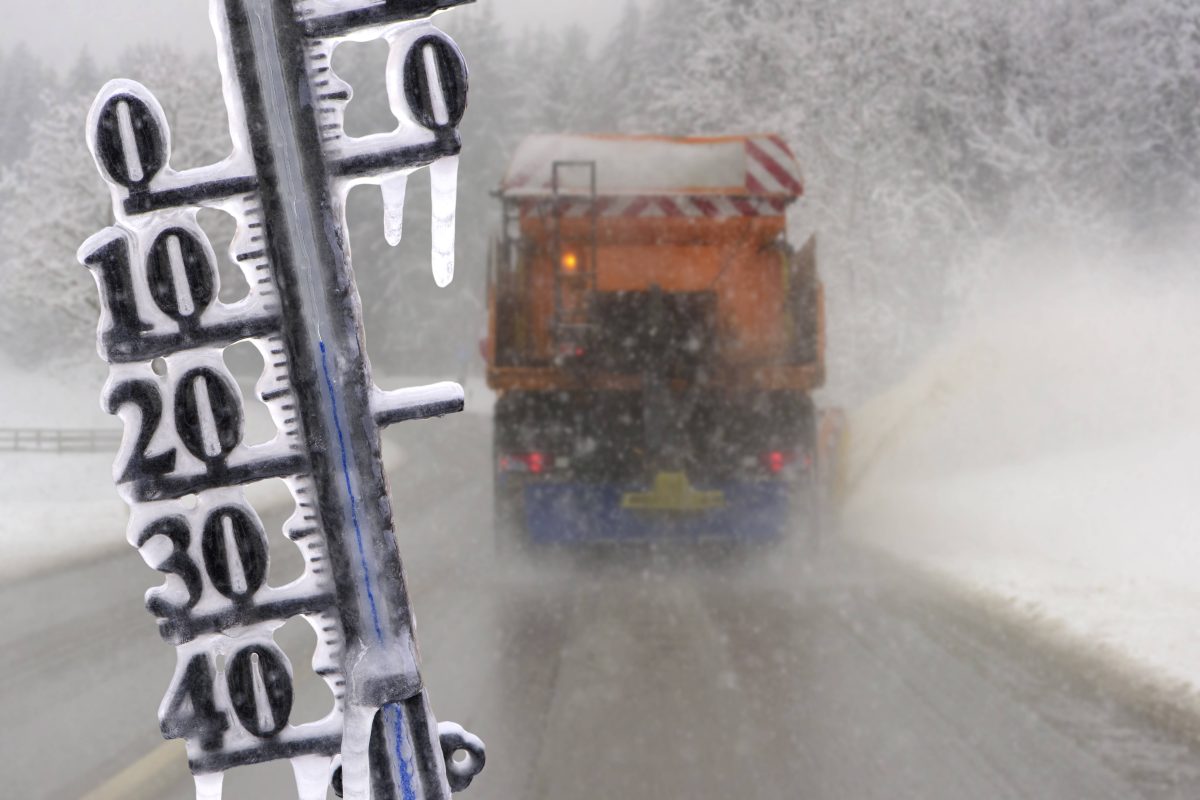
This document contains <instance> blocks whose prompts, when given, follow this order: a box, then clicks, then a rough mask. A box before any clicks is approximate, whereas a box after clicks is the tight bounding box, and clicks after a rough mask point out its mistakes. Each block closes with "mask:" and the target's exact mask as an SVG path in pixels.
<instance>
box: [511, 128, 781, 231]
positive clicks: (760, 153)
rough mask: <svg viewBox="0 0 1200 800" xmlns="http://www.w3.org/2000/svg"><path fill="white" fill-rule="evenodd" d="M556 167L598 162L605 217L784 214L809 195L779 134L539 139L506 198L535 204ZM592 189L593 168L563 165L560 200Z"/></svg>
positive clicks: (514, 171) (523, 150)
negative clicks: (525, 199) (801, 198)
mask: <svg viewBox="0 0 1200 800" xmlns="http://www.w3.org/2000/svg"><path fill="white" fill-rule="evenodd" d="M556 162H559V163H561V162H595V164H596V195H597V197H598V198H602V200H601V201H600V205H601V208H600V213H603V214H606V215H614V214H619V215H632V216H646V215H647V214H648V213H649V214H650V215H653V214H656V213H661V214H663V215H667V216H674V215H676V214H677V213H678V214H682V215H685V216H709V217H714V216H735V215H736V216H746V215H761V214H771V213H774V214H781V213H783V210H784V209H785V208H786V207H787V205H788V204H790V203H791V202H792V201H794V200H795V199H796V198H797V197H799V196H800V195H801V194H803V192H804V184H803V178H802V176H801V173H800V165H799V164H798V163H797V162H796V158H795V156H794V155H792V151H791V150H790V149H789V148H788V146H787V144H785V143H784V141H783V139H782V138H780V137H779V136H775V135H770V134H762V135H751V136H723V137H715V138H682V137H680V138H672V137H662V136H617V135H549V134H539V135H534V136H530V137H528V138H526V139H525V140H524V141H523V142H521V144H520V146H519V147H518V148H517V152H516V154H515V155H514V156H513V159H512V162H511V163H510V164H509V168H508V174H507V175H505V176H504V180H503V181H502V182H501V184H500V192H501V194H503V195H504V196H506V197H510V198H528V199H530V200H538V199H541V198H544V197H548V196H551V195H553V193H554V186H553V177H552V176H553V171H554V164H555V163H556ZM590 183H591V171H590V170H589V169H588V168H586V167H584V166H571V165H563V166H560V168H559V195H560V196H563V195H565V196H567V197H569V198H570V197H575V198H578V197H580V196H583V197H587V196H588V195H589V194H590V190H591V186H590ZM631 210H632V211H633V212H635V213H633V214H630V211H631ZM693 212H694V213H693ZM568 213H569V212H568ZM583 213H584V211H583V210H582V206H581V207H580V210H579V214H580V215H582V214H583Z"/></svg>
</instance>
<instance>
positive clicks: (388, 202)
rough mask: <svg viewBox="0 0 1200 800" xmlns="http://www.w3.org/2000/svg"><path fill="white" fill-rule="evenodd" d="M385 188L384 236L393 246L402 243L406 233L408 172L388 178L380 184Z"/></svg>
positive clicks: (382, 188)
mask: <svg viewBox="0 0 1200 800" xmlns="http://www.w3.org/2000/svg"><path fill="white" fill-rule="evenodd" d="M379 188H380V189H381V190H383V236H384V238H385V239H387V243H388V244H390V245H391V246H392V247H395V246H396V245H398V244H400V238H401V237H402V236H403V235H404V196H405V195H406V194H407V193H408V174H407V173H401V174H399V175H393V176H392V177H390V178H387V179H385V180H384V181H383V183H381V184H380V185H379Z"/></svg>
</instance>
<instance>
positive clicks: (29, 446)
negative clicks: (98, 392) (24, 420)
mask: <svg viewBox="0 0 1200 800" xmlns="http://www.w3.org/2000/svg"><path fill="white" fill-rule="evenodd" d="M120 446H121V432H120V431H113V430H104V429H96V428H73V429H71V428H0V452H3V453H22V452H27V453H103V452H111V451H115V450H116V449H117V448H119V447H120Z"/></svg>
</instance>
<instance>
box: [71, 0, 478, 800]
mask: <svg viewBox="0 0 1200 800" xmlns="http://www.w3.org/2000/svg"><path fill="white" fill-rule="evenodd" d="M469 1H470V0H386V2H373V3H372V2H363V1H362V0H211V2H210V10H211V16H212V22H213V28H214V30H215V31H216V35H217V37H218V40H219V45H220V47H219V52H220V67H221V72H222V75H223V77H224V86H225V101H226V105H227V107H228V110H229V117H230V128H231V134H232V138H233V142H234V150H233V153H232V155H230V157H229V158H227V159H225V160H224V161H222V162H220V163H219V164H215V165H213V166H210V167H205V168H202V169H196V170H188V171H184V172H177V171H175V170H173V169H171V167H170V150H171V137H170V132H169V130H168V127H167V123H166V119H165V116H164V114H163V110H162V108H161V106H160V105H159V103H158V102H157V101H156V100H155V98H154V97H153V96H152V95H151V94H150V92H149V91H147V90H146V89H145V88H144V87H143V86H141V85H140V84H137V83H134V82H132V81H125V80H118V81H112V82H110V83H109V84H107V85H106V86H105V87H104V88H103V89H102V90H101V92H100V95H99V96H98V97H97V99H96V101H95V103H94V105H93V107H92V111H91V115H90V117H89V120H88V145H89V147H90V148H91V151H92V153H93V155H94V156H95V159H96V163H97V165H98V166H99V168H100V172H101V174H102V176H103V177H104V179H105V180H106V181H107V182H108V184H109V186H110V188H111V191H112V196H113V206H114V210H115V215H116V221H117V224H116V225H114V226H113V227H111V228H108V229H106V230H104V231H102V232H101V233H99V234H97V235H95V236H93V237H92V238H91V239H89V240H88V241H87V242H86V243H85V244H84V246H83V248H82V249H81V250H80V260H81V261H82V262H83V263H84V264H85V265H87V266H88V267H89V269H90V270H91V271H92V273H93V275H94V277H95V279H96V283H97V286H98V287H99V290H100V299H101V315H100V326H99V349H100V353H101V355H102V356H103V357H104V358H105V359H106V360H107V361H108V362H109V363H110V364H111V371H110V377H109V380H108V382H107V384H106V385H105V389H104V399H103V402H104V404H105V407H106V409H107V410H108V411H109V412H110V413H113V414H117V415H119V416H120V417H121V418H122V419H123V420H124V422H125V439H124V442H123V445H122V447H121V452H120V454H119V455H118V457H117V463H116V464H115V466H114V478H115V480H116V482H117V484H118V490H119V492H120V493H121V495H122V497H123V498H124V499H125V500H126V502H127V503H128V504H129V506H130V509H131V513H130V523H129V531H128V538H129V541H130V543H131V544H132V545H134V546H135V547H137V548H138V549H139V550H140V552H141V554H142V556H143V558H145V560H146V561H147V563H148V564H150V565H151V566H152V567H153V568H155V569H156V570H158V571H160V572H163V573H166V575H167V578H166V581H165V582H164V583H163V585H162V586H160V587H157V588H154V589H151V590H150V591H149V592H148V593H147V595H146V606H147V608H148V609H149V611H150V612H151V613H152V614H154V615H155V616H156V617H157V618H158V620H159V630H160V632H161V634H162V636H163V638H164V639H165V640H166V641H168V642H169V643H171V644H173V645H174V646H175V647H176V649H177V653H178V661H177V667H176V672H175V676H174V678H173V680H172V682H171V685H170V687H169V689H168V691H167V694H166V697H165V698H164V699H163V702H162V705H161V706H160V708H159V719H160V723H161V727H162V731H163V735H164V736H166V737H168V738H183V739H185V740H186V742H187V750H188V760H189V765H190V768H191V771H192V773H193V774H194V775H195V778H196V787H197V796H198V797H201V798H217V797H220V794H221V783H222V777H223V775H224V772H225V771H226V770H228V769H230V768H232V767H237V766H241V765H247V764H255V763H260V762H264V761H270V760H275V759H288V760H290V761H291V763H292V766H293V769H294V772H295V775H296V783H297V787H298V792H299V796H300V797H301V798H302V800H310V799H311V800H316V798H324V797H325V796H326V792H327V789H328V787H329V785H330V782H331V781H332V783H333V786H334V789H335V791H337V792H338V793H340V794H342V795H343V796H344V797H347V798H364V799H365V798H368V797H374V798H376V799H377V800H381V799H383V800H387V799H389V798H397V800H417V799H419V798H424V799H429V798H445V797H448V796H449V795H450V793H451V792H452V791H458V790H460V789H463V788H465V787H466V786H467V785H469V784H470V782H471V780H472V778H474V777H475V776H476V775H477V774H478V773H479V771H480V770H481V769H482V768H483V764H484V749H483V744H482V742H481V741H480V740H479V739H478V738H476V737H475V736H473V735H471V734H469V733H467V732H466V731H464V730H463V729H462V728H460V727H458V726H457V725H453V724H450V723H442V724H441V725H439V724H438V723H437V722H436V721H435V719H434V716H433V713H432V710H431V709H430V705H429V700H428V697H427V694H426V691H425V689H424V684H423V682H422V678H421V673H420V669H419V665H418V653H417V646H416V641H415V639H414V632H413V612H412V609H411V607H410V604H409V598H408V593H407V591H406V588H405V581H404V572H403V567H402V564H401V559H400V555H399V552H398V550H397V546H396V541H395V535H394V525H393V519H392V508H391V502H390V499H389V496H388V486H387V477H386V475H385V472H384V466H383V461H382V459H381V438H380V428H381V426H384V425H388V424H391V423H394V422H399V421H403V420H411V419H421V418H427V417H432V416H441V415H444V414H447V413H451V412H454V411H459V410H461V409H462V406H463V392H462V389H461V387H459V386H458V385H457V384H452V383H443V384H435V385H433V386H427V387H416V388H410V389H403V390H399V391H393V392H385V391H382V390H380V389H379V388H377V387H376V386H375V384H374V382H373V380H372V378H371V374H370V366H369V363H368V360H367V358H366V356H365V351H364V339H363V331H362V324H361V309H360V302H359V297H358V293H357V290H356V288H355V285H354V280H353V275H352V272H351V269H350V263H349V237H348V233H347V227H346V221H345V216H344V209H345V203H346V196H347V194H348V192H349V190H350V189H351V187H353V186H355V185H357V184H362V183H374V184H379V185H380V186H381V187H382V190H383V194H384V200H385V209H386V211H385V229H386V233H387V238H388V239H389V241H391V242H392V243H393V244H394V243H396V242H397V241H399V236H400V220H401V218H402V210H403V208H402V207H403V201H404V185H405V180H406V178H407V176H408V175H409V174H410V173H411V172H412V171H414V170H416V169H418V168H421V167H425V166H428V167H429V168H430V171H431V182H432V189H433V191H432V196H433V272H434V277H435V280H436V281H437V283H438V284H439V285H445V284H447V283H449V282H450V280H451V278H452V276H453V269H454V262H453V250H454V204H455V200H454V197H455V184H456V181H457V164H458V162H457V156H458V153H459V150H460V147H461V144H460V139H459V135H458V130H457V126H458V123H459V121H460V120H461V118H462V115H463V112H464V111H465V108H466V96H467V70H466V65H465V63H464V61H463V58H462V55H461V53H460V52H459V50H458V48H457V47H456V46H455V45H454V43H453V42H452V41H451V40H450V39H449V38H448V37H447V36H446V35H445V34H443V33H442V32H441V31H439V30H438V29H436V28H435V27H433V25H432V24H431V23H430V16H431V15H432V14H434V13H435V12H437V11H440V10H442V9H445V8H449V7H452V6H456V5H460V4H462V3H465V2H469ZM378 38H383V39H385V40H386V41H387V42H388V43H389V45H390V48H391V56H390V59H389V62H388V94H389V100H390V103H391V108H392V111H393V113H394V114H395V116H396V119H397V127H396V129H395V130H393V131H391V132H387V133H380V134H376V135H372V136H367V137H363V138H352V137H349V136H347V135H346V134H345V132H344V130H343V117H344V112H345V108H346V104H347V102H348V101H349V99H350V96H351V87H350V86H349V85H347V84H346V83H345V82H343V81H341V80H340V79H339V78H338V77H337V75H336V74H334V72H333V71H332V68H331V59H332V55H333V52H334V49H335V48H336V47H337V46H338V44H339V43H341V42H344V41H348V40H355V41H365V40H371V39H378ZM201 208H215V209H219V210H221V211H223V212H226V213H228V214H230V215H232V216H233V217H234V218H235V219H236V220H237V225H238V227H237V233H236V236H235V238H234V241H233V245H232V248H231V253H230V255H231V256H232V257H233V259H234V262H235V263H236V264H237V265H238V267H240V269H241V271H242V272H243V274H244V275H245V277H246V280H247V283H248V284H249V285H250V287H251V289H250V293H249V294H248V296H246V297H245V298H244V299H242V300H240V301H238V302H235V303H224V302H222V301H220V300H219V289H220V286H219V272H218V270H217V267H216V264H217V255H216V253H214V251H213V247H212V245H211V244H210V242H209V240H208V238H207V237H206V235H205V233H204V232H203V230H202V229H201V228H200V226H199V224H198V223H197V213H198V211H199V210H200V209H201ZM246 340H248V341H251V342H253V343H254V345H255V346H256V347H257V348H258V350H259V351H260V352H261V354H262V356H263V359H264V361H265V364H266V367H265V369H264V373H263V375H262V376H261V377H260V379H259V381H258V384H257V387H256V392H257V394H258V397H259V399H260V400H261V401H262V402H263V403H265V404H266V406H267V407H268V409H269V410H270V413H271V416H272V419H273V420H274V422H275V426H276V429H277V430H276V435H275V437H274V438H273V439H272V440H271V441H269V442H267V443H264V444H260V445H254V446H250V445H247V444H246V443H245V442H244V416H245V415H244V406H243V401H244V398H243V395H242V392H241V389H240V388H239V386H238V384H237V382H236V381H235V380H234V379H233V377H232V375H231V374H230V372H229V370H228V369H227V367H226V365H225V361H224V358H223V351H224V349H225V348H226V347H228V346H229V345H232V344H234V343H236V342H240V341H246ZM272 478H282V479H284V481H285V482H286V483H287V485H288V487H289V489H290V491H291V494H292V497H293V499H294V501H295V512H294V513H293V514H292V516H291V517H290V518H289V519H288V521H287V522H286V523H285V524H284V526H283V531H282V533H283V534H284V535H286V536H287V537H288V538H289V539H290V540H291V541H292V542H294V543H295V545H296V546H298V547H299V548H300V550H301V552H302V553H303V554H304V556H305V559H306V567H305V571H304V574H303V575H302V576H301V577H300V578H298V579H297V580H295V581H293V582H292V583H290V584H287V585H285V586H271V585H268V583H267V579H266V578H267V574H268V568H267V567H268V559H269V550H270V546H269V543H268V537H267V531H266V530H265V529H264V526H263V523H262V521H261V519H260V517H259V515H258V514H257V513H256V511H255V509H254V508H253V507H252V505H251V504H250V503H249V502H248V500H247V497H246V493H245V488H246V486H247V485H249V484H252V483H255V482H258V481H264V480H268V479H272ZM296 616H303V617H304V618H305V619H306V620H307V621H308V622H309V623H310V624H311V625H312V627H313V629H314V630H315V631H316V634H317V639H318V647H317V652H316V655H315V656H314V658H313V669H314V670H315V671H316V672H317V673H318V674H320V675H321V676H322V677H323V678H324V679H325V680H326V681H327V682H328V684H329V686H330V688H331V689H332V691H333V695H334V698H335V701H334V707H333V708H332V709H330V711H329V713H328V714H327V715H326V716H325V717H324V718H321V719H318V720H313V721H309V722H296V721H294V720H293V719H292V705H293V681H292V678H293V670H292V665H291V664H290V662H289V661H288V658H287V656H286V654H285V653H284V652H283V651H282V650H281V649H280V647H279V646H278V645H277V644H276V643H275V641H274V631H275V630H276V629H277V628H279V627H280V626H282V625H283V623H284V622H285V621H287V620H288V619H290V618H293V617H296ZM456 755H457V756H458V758H457V759H456V758H454V756H456ZM339 759H340V766H339V765H338V762H339Z"/></svg>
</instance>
